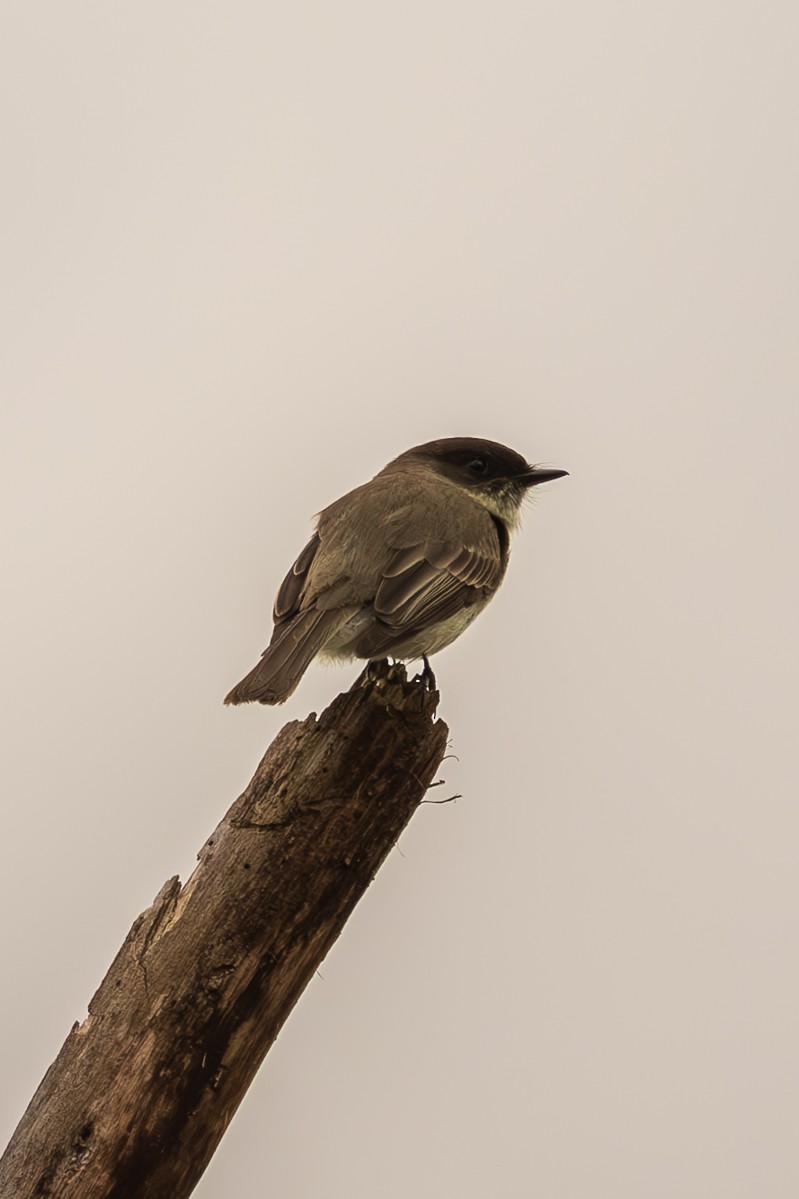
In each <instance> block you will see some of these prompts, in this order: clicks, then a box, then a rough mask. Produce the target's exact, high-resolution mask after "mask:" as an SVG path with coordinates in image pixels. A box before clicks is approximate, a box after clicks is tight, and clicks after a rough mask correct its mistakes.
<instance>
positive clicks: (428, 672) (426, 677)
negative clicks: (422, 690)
mask: <svg viewBox="0 0 799 1199" xmlns="http://www.w3.org/2000/svg"><path fill="white" fill-rule="evenodd" d="M422 661H423V662H424V669H423V670H422V673H421V676H420V677H421V680H422V682H423V683H424V685H425V687H426V688H427V690H428V691H437V690H438V685H437V683H436V676H435V675H434V674H433V668H432V666H431V665H430V663H429V661H428V660H427V654H422Z"/></svg>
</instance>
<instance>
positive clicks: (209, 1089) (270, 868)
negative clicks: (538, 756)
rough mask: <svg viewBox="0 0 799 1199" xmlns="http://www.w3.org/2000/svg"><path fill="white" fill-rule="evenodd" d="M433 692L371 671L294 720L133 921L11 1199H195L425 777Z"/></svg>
mask: <svg viewBox="0 0 799 1199" xmlns="http://www.w3.org/2000/svg"><path fill="white" fill-rule="evenodd" d="M437 699H438V696H437V694H436V693H434V692H433V693H431V692H430V691H428V690H427V689H426V687H425V686H424V684H423V683H422V682H418V681H414V682H407V681H406V679H405V672H404V670H403V669H402V668H401V667H393V668H388V667H387V666H386V667H383V668H381V669H379V670H377V671H375V670H372V672H371V673H369V672H364V674H363V675H362V676H361V678H360V679H359V680H358V682H357V683H356V684H355V685H354V687H353V688H352V690H351V691H349V692H347V693H346V694H344V695H340V696H339V697H338V698H337V699H336V700H334V702H333V703H332V704H331V705H330V707H329V708H328V709H327V710H326V711H325V712H324V713H323V714H322V716H321V717H320V718H319V719H317V718H316V717H315V716H313V715H312V716H309V717H308V719H307V720H305V721H295V722H293V723H291V724H288V725H286V726H285V728H283V729H282V731H281V732H280V733H279V734H278V736H277V737H276V738H275V740H274V742H273V743H272V745H271V746H270V748H269V750H268V751H267V753H266V755H265V757H264V758H263V760H262V762H261V764H260V765H259V767H258V769H257V771H256V773H255V776H254V777H253V779H252V781H251V783H250V784H249V786H248V787H247V789H246V791H245V792H244V793H243V795H241V796H240V797H239V799H237V800H236V802H235V803H234V804H233V806H232V807H231V809H230V811H229V812H228V813H227V815H226V816H225V818H224V819H223V820H222V822H221V824H220V825H219V826H218V828H217V829H216V830H215V832H214V833H213V835H212V836H211V837H209V838H208V840H207V841H206V843H205V845H204V846H203V848H202V850H201V851H200V853H199V855H198V857H199V865H198V866H197V867H196V869H195V870H194V872H193V874H192V875H191V877H190V878H189V879H188V881H187V882H186V883H185V885H184V886H182V887H181V884H180V881H179V879H178V878H172V879H170V880H169V882H167V883H166V884H165V885H164V887H163V888H162V889H161V891H160V893H159V894H158V896H157V897H156V899H155V901H154V903H153V905H152V907H150V908H148V909H147V911H145V912H143V913H142V915H141V916H139V918H138V919H137V920H136V921H135V923H134V924H133V927H132V928H131V930H130V933H129V934H128V936H127V938H126V940H125V943H124V944H123V946H122V948H121V949H120V951H119V953H118V954H117V957H116V959H115V960H114V962H113V963H112V965H111V967H110V969H109V971H108V973H107V975H106V977H105V979H104V980H103V982H102V983H101V985H100V988H99V990H98V991H97V993H96V995H95V996H94V998H93V999H92V1001H91V1003H90V1004H89V1014H88V1016H87V1017H86V1019H85V1020H84V1021H83V1022H82V1023H81V1024H77V1023H76V1024H75V1025H74V1027H73V1028H72V1031H71V1032H70V1033H69V1036H68V1037H67V1039H66V1041H65V1043H64V1045H63V1047H62V1049H61V1052H60V1053H59V1055H58V1057H57V1058H56V1060H55V1062H54V1063H53V1064H52V1066H51V1067H50V1069H49V1070H48V1072H47V1074H46V1075H45V1077H44V1079H43V1080H42V1082H41V1084H40V1086H39V1089H38V1090H37V1092H36V1094H35V1095H34V1097H33V1099H32V1100H31V1103H30V1105H29V1107H28V1109H27V1111H26V1112H25V1114H24V1116H23V1118H22V1120H21V1122H20V1124H19V1127H18V1128H17V1130H16V1132H15V1133H14V1136H13V1137H12V1139H11V1142H10V1144H9V1146H8V1149H7V1150H6V1152H5V1154H4V1156H3V1158H2V1160H1V1161H0V1195H2V1196H3V1197H4V1199H5V1197H6V1196H8V1197H9V1199H11V1196H14V1199H34V1197H35V1199H56V1197H57V1199H144V1197H145V1196H146V1197H147V1199H183V1196H186V1195H189V1194H190V1193H191V1191H192V1190H193V1189H194V1187H195V1185H196V1183H197V1182H198V1180H199V1178H200V1176H201V1175H202V1172H203V1170H204V1169H205V1167H206V1166H207V1164H208V1162H209V1161H210V1159H211V1156H212V1154H213V1152H214V1150H215V1148H216V1146H217V1144H218V1143H219V1140H220V1139H221V1137H222V1134H223V1133H224V1130H225V1128H226V1127H227V1125H228V1124H229V1122H230V1120H231V1118H232V1116H233V1114H234V1112H235V1110H236V1108H237V1107H238V1105H239V1103H240V1102H241V1100H242V1098H243V1096H244V1094H245V1092H246V1090H247V1087H248V1086H249V1084H250V1082H251V1081H252V1079H253V1077H254V1075H255V1073H256V1071H257V1069H258V1066H259V1065H260V1063H261V1061H262V1060H263V1057H264V1055H265V1054H266V1052H267V1050H268V1049H269V1047H270V1045H271V1044H272V1042H273V1041H274V1039H275V1037H276V1036H277V1033H278V1031H279V1029H280V1027H281V1026H282V1024H283V1022H284V1020H285V1019H286V1017H287V1016H288V1014H289V1012H290V1011H291V1009H292V1007H293V1006H294V1004H295V1003H296V1001H297V999H298V998H299V996H300V994H301V992H302V990H303V988H304V987H305V985H306V983H307V982H308V981H309V980H310V978H311V977H312V976H313V974H314V972H315V970H316V969H317V968H318V966H319V964H320V963H321V961H322V959H323V958H324V956H325V954H326V953H327V951H328V950H329V948H330V946H331V945H332V944H333V942H334V941H335V939H336V937H337V936H338V934H339V933H340V932H341V929H342V928H343V926H344V923H345V921H346V919H347V917H348V916H349V914H350V912H351V911H352V910H353V908H354V907H355V904H356V903H357V902H358V899H359V898H360V896H361V895H362V894H363V892H364V891H365V890H366V888H367V887H368V885H369V883H370V882H371V880H372V878H373V877H374V875H375V872H376V871H377V869H378V867H379V866H380V864H381V862H382V861H383V859H384V858H385V856H386V854H387V853H388V852H389V850H390V849H391V847H392V846H393V845H394V843H395V842H396V840H397V837H398V836H399V834H400V832H401V831H402V829H403V828H404V826H405V824H406V823H407V821H408V820H409V819H410V817H411V815H412V814H413V812H414V811H415V809H416V807H417V806H418V804H419V802H420V801H421V799H422V798H423V796H424V793H425V791H426V789H427V788H428V787H429V785H430V783H431V780H432V778H433V774H434V772H435V770H436V769H437V767H438V765H439V763H440V761H441V758H442V757H443V754H444V749H445V745H446V739H447V726H446V725H445V724H444V723H443V721H436V720H435V719H434V712H435V706H436V703H437Z"/></svg>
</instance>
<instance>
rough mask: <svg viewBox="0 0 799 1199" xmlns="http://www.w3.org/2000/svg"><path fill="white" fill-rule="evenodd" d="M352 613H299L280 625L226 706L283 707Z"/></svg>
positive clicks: (228, 696)
mask: <svg viewBox="0 0 799 1199" xmlns="http://www.w3.org/2000/svg"><path fill="white" fill-rule="evenodd" d="M348 616H349V612H347V611H346V610H345V611H342V610H341V609H338V611H329V612H325V611H319V610H318V609H315V608H309V609H307V610H306V611H305V612H299V613H298V614H297V615H296V616H295V617H294V618H293V620H290V621H287V623H286V624H285V625H282V626H281V625H278V627H277V628H276V629H275V632H274V635H273V637H272V642H271V644H270V645H269V646H268V648H267V649H265V650H264V652H263V654H262V655H261V661H260V662H259V663H258V665H257V666H255V667H254V668H253V669H252V670H251V671H250V673H249V674H247V675H245V676H244V678H243V679H242V680H241V682H240V683H237V684H236V686H235V687H234V688H233V690H232V691H231V692H230V693H229V694H228V695H226V696H225V703H226V704H250V703H254V702H256V701H257V702H258V703H259V704H282V703H283V701H284V700H287V699H288V697H289V696H290V695H291V693H292V691H293V690H294V688H295V687H296V686H297V684H298V683H299V681H300V679H301V678H302V676H303V675H304V673H305V671H306V670H307V669H308V666H309V664H310V662H311V659H312V658H313V657H315V655H316V654H318V653H319V650H320V649H321V648H322V646H323V645H324V644H325V642H326V641H328V640H329V639H330V637H331V636H332V635H333V633H335V631H336V629H337V628H338V627H339V626H340V625H341V624H343V623H344V622H345V621H346V619H347V617H348Z"/></svg>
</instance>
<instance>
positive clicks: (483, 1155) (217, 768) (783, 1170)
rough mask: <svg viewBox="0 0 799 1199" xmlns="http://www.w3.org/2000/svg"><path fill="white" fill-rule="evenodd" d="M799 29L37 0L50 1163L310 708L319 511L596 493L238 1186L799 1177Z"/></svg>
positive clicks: (469, 696) (640, 1191) (38, 499)
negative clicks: (374, 479)
mask: <svg viewBox="0 0 799 1199" xmlns="http://www.w3.org/2000/svg"><path fill="white" fill-rule="evenodd" d="M798 33H799V10H798V9H797V7H796V5H795V4H794V3H788V2H787V0H786V2H785V3H781V4H779V3H760V4H757V5H755V4H753V3H750V4H745V3H737V4H736V3H733V4H730V3H722V2H721V0H717V2H711V0H692V3H690V4H688V3H680V2H676V3H675V0H669V3H667V4H666V3H663V4H640V3H633V2H631V0H626V2H625V0H619V2H617V3H608V4H595V3H587V2H586V0H573V2H570V3H569V2H567V3H562V4H558V5H554V4H531V3H495V4H492V5H487V4H475V3H465V4H464V3H460V4H455V3H452V2H451V0H450V2H448V3H443V2H436V0H432V2H431V0H427V2H426V3H424V4H418V3H410V4H406V5H404V6H402V7H400V8H397V7H394V8H389V7H388V6H386V5H376V4H373V3H372V4H367V3H349V2H345V3H342V4H336V5H327V4H320V3H312V2H307V3H298V4H293V5H277V4H271V5H270V4H263V3H257V4H256V3H245V2H243V0H228V2H227V3H225V4H218V3H217V4H212V3H202V2H200V3H198V2H196V0H195V2H194V3H191V4H190V3H188V2H187V0H176V2H174V3H166V4H164V3H163V2H161V3H158V4H155V3H152V2H149V0H147V2H140V3H138V4H136V5H122V4H108V3H99V2H97V0H95V2H94V3H90V2H87V3H84V4H81V5H64V4H55V3H46V2H45V3H44V4H39V5H32V4H30V3H25V4H23V3H19V2H14V0H12V2H11V3H10V4H6V5H5V6H4V17H3V31H2V36H1V37H0V79H2V81H3V82H2V88H3V95H4V100H3V104H2V106H0V122H2V136H3V144H4V150H3V160H2V161H3V167H2V170H3V186H2V190H1V193H0V194H1V195H2V199H0V205H2V211H3V217H2V222H0V240H1V241H2V259H3V267H2V273H3V288H2V292H1V293H0V304H2V306H3V314H2V324H3V328H4V329H5V331H6V337H5V338H4V342H5V347H4V352H3V365H2V372H3V382H2V395H3V400H2V433H1V434H0V454H2V459H3V460H2V464H1V466H0V486H1V487H2V489H3V503H2V513H3V531H2V538H3V542H2V555H3V563H4V588H3V601H4V602H3V611H4V615H3V620H2V622H1V629H2V631H1V633H0V635H1V636H2V646H1V647H0V648H1V650H2V657H3V663H4V686H3V689H2V692H3V710H2V728H3V736H4V748H3V765H2V775H3V783H4V788H3V789H4V802H3V820H4V832H5V854H4V868H3V870H2V872H0V904H1V905H2V910H3V912H4V913H5V920H4V924H3V928H4V931H3V937H2V956H3V973H4V978H5V979H6V985H5V987H4V995H3V1001H2V1021H0V1026H1V1027H2V1034H0V1035H1V1036H2V1045H1V1047H0V1061H2V1073H3V1079H4V1085H3V1089H2V1094H1V1095H0V1121H1V1122H2V1128H1V1129H0V1140H2V1142H3V1143H5V1140H6V1139H7V1137H8V1135H10V1133H11V1131H12V1129H13V1127H14V1126H15V1124H16V1122H17V1120H18V1118H19V1116H20V1115H21V1113H22V1110H23V1108H24V1106H25V1105H26V1103H27V1101H28V1099H29V1098H30V1096H31V1094H32V1092H33V1090H34V1088H35V1086H36V1085H37V1083H38V1081H39V1079H40V1077H41V1075H42V1074H43V1072H44V1070H45V1069H46V1067H47V1065H48V1064H49V1063H50V1061H51V1060H52V1058H53V1057H54V1055H55V1054H56V1052H57V1050H58V1048H59V1047H60V1045H61V1042H62V1041H63V1038H64V1036H65V1035H66V1033H67V1031H68V1030H69V1027H70V1025H71V1024H72V1022H73V1021H74V1020H76V1019H81V1018H82V1017H83V1015H84V1014H85V1009H86V1004H87V1002H88V1000H89V998H90V997H91V995H92V993H93V991H94V989H95V987H96V986H97V984H98V983H99V981H100V978H101V977H102V974H103V973H104V971H105V969H106V967H107V965H108V964H109V962H110V960H111V958H112V956H113V954H114V953H115V952H116V949H117V947H118V945H119V943H120V941H121V940H122V938H123V937H124V935H125V933H126V932H127V930H128V928H129V926H130V924H131V922H132V921H133V919H134V918H135V917H136V916H137V915H138V913H139V912H140V911H141V910H142V908H144V907H145V906H146V905H147V904H148V903H149V902H150V901H151V900H152V898H153V896H154V895H155V893H156V891H157V890H158V889H159V887H160V886H161V884H162V883H163V881H164V880H165V879H166V878H167V877H168V876H170V875H171V874H173V873H175V872H180V873H181V875H182V876H183V877H184V878H185V876H186V875H187V873H188V872H189V871H190V870H191V868H192V864H193V860H194V854H195V852H196V850H197V849H198V848H199V846H200V845H201V843H202V841H203V839H204V838H205V836H206V835H207V833H208V832H209V830H210V829H211V828H212V827H213V826H214V825H215V823H216V822H217V821H218V819H219V818H220V816H221V815H222V814H223V812H224V811H225V809H226V808H227V806H228V805H229V803H230V802H231V801H232V800H233V799H234V798H235V796H236V795H237V794H238V792H239V791H240V790H241V788H242V787H243V785H244V784H245V783H246V781H247V780H248V779H249V777H250V775H251V773H252V771H253V769H254V767H255V765H256V763H257V761H258V759H259V757H260V755H261V753H262V751H263V749H264V747H265V745H266V744H267V743H268V741H269V740H271V738H272V737H273V735H274V734H275V732H276V731H277V729H278V728H279V727H280V726H281V725H282V724H283V723H284V721H285V720H287V719H289V718H294V717H298V716H304V715H305V714H306V713H307V712H308V711H310V710H312V709H315V710H319V708H320V707H322V706H324V705H325V704H326V703H327V702H328V701H329V700H330V699H331V698H332V696H333V695H334V694H335V693H336V692H337V691H338V690H339V689H341V688H343V687H345V686H347V685H348V684H349V682H350V680H351V679H352V678H353V677H354V674H355V669H354V668H337V669H329V670H323V669H319V668H313V669H312V670H311V671H310V672H309V674H308V676H307V677H306V679H305V680H304V682H303V684H302V686H301V687H300V689H299V690H298V692H297V693H296V694H295V696H294V697H293V698H292V699H291V701H290V702H289V703H288V704H287V705H286V706H285V708H284V709H278V710H269V709H261V708H252V709H247V710H235V711H231V710H224V709H223V708H222V705H221V700H222V697H223V695H224V694H225V692H226V691H227V690H228V689H229V687H230V686H231V685H232V684H233V683H234V682H235V681H236V680H237V679H238V678H239V677H240V676H241V675H242V674H243V673H244V671H245V670H246V669H247V668H248V667H249V666H250V665H252V663H253V662H254V660H255V656H256V655H257V653H258V652H259V651H260V650H261V648H262V647H263V645H264V644H265V642H266V639H267V637H268V611H269V608H270V605H271V600H272V595H273V592H274V590H275V588H276V586H277V584H278V583H279V581H280V579H281V578H282V576H283V573H284V572H285V570H286V568H287V567H288V565H289V564H290V562H291V561H292V560H293V556H294V555H295V553H296V552H297V550H298V549H299V548H300V547H301V546H302V545H303V544H304V542H305V540H306V538H307V534H308V527H309V524H308V522H309V518H310V516H311V515H312V514H313V513H314V512H315V511H317V510H318V509H319V508H321V507H322V506H324V505H325V504H326V503H328V502H329V501H330V500H332V499H334V498H335V497H336V496H337V495H338V494H340V493H341V492H342V491H344V490H346V489H347V488H349V487H351V486H354V485H355V484H357V483H360V482H362V481H363V480H364V479H366V478H367V477H369V476H370V475H371V474H373V473H374V472H375V471H376V470H377V469H379V468H380V467H381V466H382V465H383V464H384V463H385V462H386V461H387V460H388V459H389V458H391V457H393V456H394V455H395V454H397V453H398V452H400V451H401V450H403V449H406V448H407V447H408V446H410V445H413V444H414V443H416V442H419V441H423V440H427V439H429V438H432V437H440V436H451V435H456V434H470V435H482V436H487V437H491V438H495V439H497V440H501V441H505V442H507V443H509V444H510V445H512V446H514V447H515V448H516V449H518V450H519V451H521V452H522V453H524V454H526V455H528V456H529V457H531V458H533V459H535V460H540V461H546V462H548V463H551V464H553V465H557V466H563V467H566V468H567V469H569V470H570V471H571V478H570V479H569V480H565V481H563V482H561V483H558V484H557V485H553V486H552V487H550V488H547V489H546V491H545V494H542V495H541V496H540V497H539V499H538V502H537V504H536V506H535V509H534V510H531V511H530V513H529V515H528V517H527V519H526V521H525V527H524V530H523V532H522V533H521V535H520V536H519V538H518V539H517V541H516V543H515V548H514V553H513V561H512V564H511V569H510V572H509V576H508V580H507V582H506V584H505V587H504V589H503V592H502V594H501V595H500V597H499V598H498V599H497V600H496V602H495V604H494V605H493V606H492V608H491V609H489V611H488V612H487V613H486V614H485V615H484V616H483V617H481V619H480V620H479V621H478V622H477V624H476V625H475V626H474V628H473V629H471V630H470V631H469V632H468V633H467V634H466V635H465V636H464V637H463V638H462V639H461V640H460V641H459V642H457V643H456V645H455V646H453V647H452V648H451V649H449V650H447V651H446V652H445V653H444V654H442V655H441V656H440V657H439V659H438V660H437V662H436V667H437V671H438V676H439V682H440V686H441V690H442V697H443V698H442V705H441V713H442V715H443V716H444V718H445V719H446V720H447V721H448V722H449V724H450V726H451V729H452V750H453V753H454V754H455V755H457V758H453V759H452V760H450V761H448V762H446V764H445V770H444V772H443V774H444V777H445V778H446V789H447V790H448V791H449V792H450V793H454V792H456V791H457V792H459V793H461V794H462V795H463V798H462V799H460V800H458V801H457V803H455V804H451V805H444V806H440V807H433V806H429V807H424V808H422V809H421V810H420V812H419V813H418V814H417V816H416V817H415V819H414V821H413V823H412V826H411V828H410V829H409V830H408V832H407V833H406V835H405V836H404V837H403V839H402V842H401V845H400V850H401V852H399V851H398V852H395V853H394V854H393V855H392V856H391V858H390V860H389V861H388V862H387V864H386V866H385V868H384V869H383V871H382V872H381V874H380V876H379V878H378V879H377V881H376V883H375V885H374V886H373V887H372V889H371V890H370V892H369V894H368V895H367V896H366V898H365V900H364V901H363V903H362V904H361V906H360V908H359V910H358V911H357V912H356V914H355V916H354V917H353V919H352V921H351V922H350V924H349V926H348V928H347V930H346V931H345V933H344V935H343V937H342V938H341V940H340V941H339V943H338V944H337V946H336V947H335V949H334V950H333V952H332V954H331V955H330V957H329V959H328V961H327V962H326V963H325V966H324V968H323V970H322V974H323V976H324V977H323V978H317V979H315V980H314V982H313V984H312V985H311V986H310V988H309V989H308V991H307V993H306V995H305V996H304V997H303V999H302V1001H301V1003H300V1004H299V1006H298V1008H297V1009H296V1010H295V1012H294V1014H293V1015H292V1017H291V1019H290V1021H289V1023H288V1025H287V1026H286V1028H285V1029H284V1032H283V1034H282V1035H281V1037H280V1039H279V1041H278V1043H277V1045H276V1046H275V1048H274V1050H273V1051H272V1053H271V1054H270V1055H269V1058H268V1059H267V1062H266V1065H265V1066H264V1068H263V1070H262V1071H261V1074H260V1076H259V1078H258V1079H257V1081H256V1084H255V1085H254V1086H253V1088H252V1090H251V1092H250V1094H249V1096H248V1098H247V1100H246V1101H245V1104H244V1105H243V1107H242V1109H241V1111H240V1113H239V1114H238V1116H237V1117H236V1120H235V1121H234V1123H233V1125H232V1126H231V1128H230V1130H229V1132H228V1134H227V1136H226V1138H225V1140H224V1142H223V1144H222V1146H221V1148H220V1150H219V1152H218V1154H217V1155H216V1157H215V1159H214V1161H213V1163H212V1165H211V1167H210V1169H209V1171H208V1173H207V1175H206V1177H205V1179H204V1180H203V1182H202V1183H201V1184H200V1186H199V1188H198V1190H197V1192H196V1193H197V1195H198V1196H199V1197H200V1199H231V1197H232V1196H247V1197H248V1199H249V1197H251V1196H254V1195H255V1196H257V1195H261V1194H263V1195H267V1194H268V1195H280V1196H281V1199H306V1197H311V1196H320V1195H324V1196H334V1197H336V1196H342V1197H343V1196H346V1197H347V1199H374V1196H375V1195H380V1196H381V1197H382V1199H400V1197H403V1199H404V1197H405V1196H407V1195H409V1194H412V1195H414V1196H415V1197H416V1199H442V1197H443V1199H446V1197H448V1196H458V1199H484V1197H485V1196H488V1195H491V1196H501V1197H503V1199H517V1197H519V1199H523V1197H526V1196H542V1197H546V1199H586V1197H590V1199H641V1197H642V1196H646V1199H708V1196H724V1199H752V1197H753V1196H755V1195H756V1196H758V1199H760V1197H767V1199H794V1196H795V1195H796V1194H797V1191H798V1190H799V1151H798V1150H797V1144H796V1127H797V1107H798V1106H799V1103H798V1097H797V1081H796V1080H797V1077H799V1033H797V1019H796V1013H797V1011H798V1010H799V968H798V967H797V958H796V946H797V934H798V933H799V928H797V923H798V921H797V912H798V911H799V904H798V902H797V901H798V900H799V894H798V891H799V888H798V887H797V869H796V860H797V835H798V834H799V816H798V815H797V794H798V793H799V786H798V785H797V784H798V783H799V769H798V768H797V752H796V678H797V665H799V663H798V662H797V657H798V655H797V647H796V632H795V626H796V612H797V608H799V594H798V592H799V587H797V565H796V523H797V499H798V498H799V496H798V495H797V490H798V489H797V481H796V480H797V466H796V463H797V449H798V447H797V441H799V438H798V437H797V434H799V415H798V412H797V408H798V401H797V392H798V390H799V389H798V388H797V384H798V383H799V361H798V357H799V356H798V354H797V315H798V314H799V303H798V301H799V287H798V285H797V272H798V270H799V239H798V238H797V231H796V214H797V212H798V211H799V168H798V167H797V133H796V128H797V120H796V114H797V111H798V110H799V82H797V80H798V77H799V75H798V73H797V67H796V64H797V51H798V50H799V45H798V43H799V37H797V34H798Z"/></svg>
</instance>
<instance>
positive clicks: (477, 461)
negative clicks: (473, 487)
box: [468, 458, 488, 475]
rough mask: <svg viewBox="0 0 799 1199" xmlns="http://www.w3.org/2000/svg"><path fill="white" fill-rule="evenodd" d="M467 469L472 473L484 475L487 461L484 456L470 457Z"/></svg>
mask: <svg viewBox="0 0 799 1199" xmlns="http://www.w3.org/2000/svg"><path fill="white" fill-rule="evenodd" d="M468 467H469V470H470V471H471V472H472V474H473V475H484V474H485V473H486V471H487V470H488V463H487V462H486V460H485V458H472V460H471V462H469V463H468Z"/></svg>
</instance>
